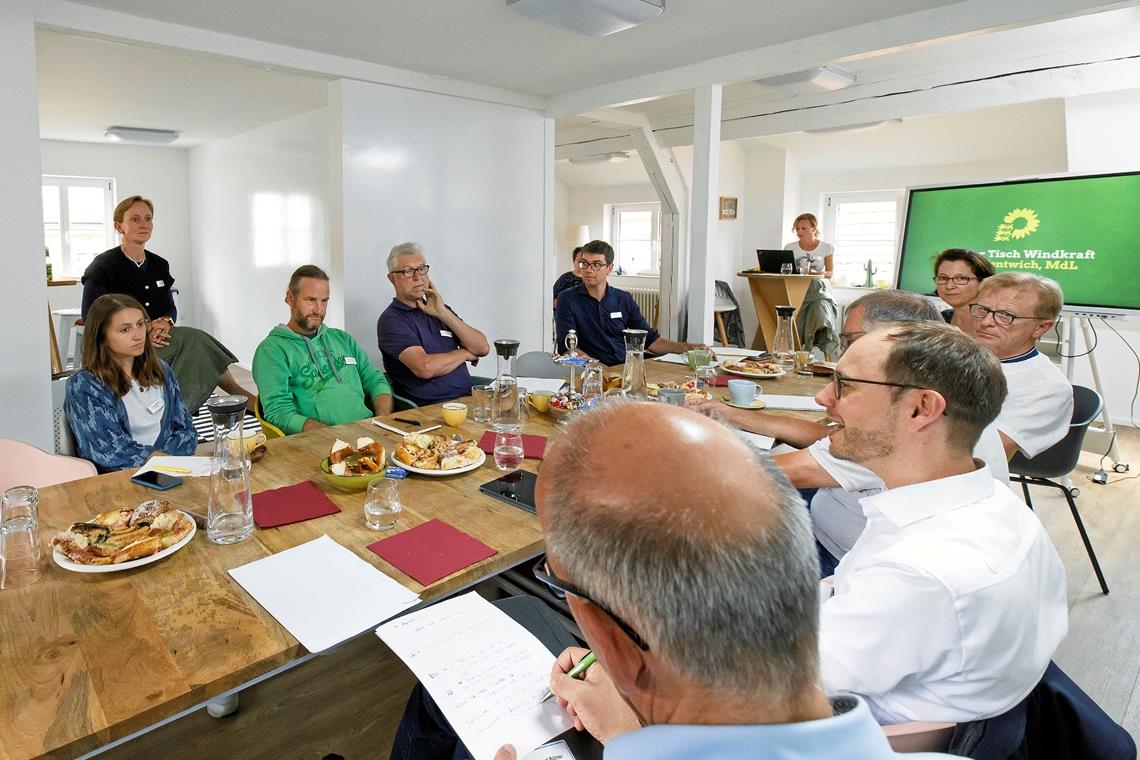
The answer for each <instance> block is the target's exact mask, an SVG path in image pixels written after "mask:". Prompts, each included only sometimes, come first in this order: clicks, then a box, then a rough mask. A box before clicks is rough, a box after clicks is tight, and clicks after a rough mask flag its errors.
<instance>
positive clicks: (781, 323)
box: [772, 306, 796, 370]
mask: <svg viewBox="0 0 1140 760" xmlns="http://www.w3.org/2000/svg"><path fill="white" fill-rule="evenodd" d="M795 312H796V310H795V309H794V308H792V307H791V306H777V307H776V337H775V338H774V339H773V340H772V354H773V355H774V356H775V357H776V363H777V364H779V365H780V367H781V368H783V369H785V370H790V369H792V368H793V367H794V366H795V364H796V358H795V350H796V338H795V327H794V325H793V323H792V315H793V314H795Z"/></svg>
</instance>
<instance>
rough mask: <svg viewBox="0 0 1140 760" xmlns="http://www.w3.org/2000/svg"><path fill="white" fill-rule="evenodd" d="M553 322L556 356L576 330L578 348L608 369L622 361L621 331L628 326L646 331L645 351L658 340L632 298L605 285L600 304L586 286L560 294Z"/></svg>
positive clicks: (656, 334)
mask: <svg viewBox="0 0 1140 760" xmlns="http://www.w3.org/2000/svg"><path fill="white" fill-rule="evenodd" d="M554 323H555V326H556V328H557V333H558V346H557V350H558V352H559V353H561V352H563V351H565V350H566V333H568V332H570V331H571V330H577V331H578V348H579V349H580V350H582V351H584V352H586V353H587V354H589V355H590V356H592V357H594V358H595V359H597V360H598V361H600V362H601V363H602V364H605V365H607V366H613V365H614V364H622V363H623V362H625V338H624V337H622V334H621V331H622V330H624V329H626V328H627V327H629V328H634V329H638V330H646V331H648V333H649V334H648V335H646V336H645V347H646V348H649V346H650V344H652V343H653V342H654V341H655V340H657V339H658V338H659V337H661V335H660V333H658V332H657V331H656V330H654V329H653V328H652V327H650V326H649V323H648V322H646V321H645V317H644V316H642V314H641V309H639V308H638V307H637V302H636V301H634V300H633V296H631V295H630V294H629V293H627V292H625V291H624V290H619V289H618V288H615V287H614V286H612V285H608V284H607V285H606V292H605V293H604V294H603V295H602V300H600V301H599V300H597V299H595V298H594V297H593V296H591V295H590V291H588V290H586V286H585V285H582V286H580V287H577V288H571V289H570V290H566V291H563V292H562V293H560V294H559V295H558V308H557V309H555V311H554Z"/></svg>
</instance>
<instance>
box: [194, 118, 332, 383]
mask: <svg viewBox="0 0 1140 760" xmlns="http://www.w3.org/2000/svg"><path fill="white" fill-rule="evenodd" d="M189 154H190V155H189V186H190V208H191V220H192V234H191V248H192V257H193V263H194V265H193V271H194V289H193V291H192V292H189V293H188V292H187V291H186V290H185V289H183V291H182V295H181V300H180V302H181V303H182V304H187V303H192V304H193V308H194V314H195V316H196V319H195V325H196V326H197V327H201V328H202V329H203V330H206V331H207V332H209V333H210V334H212V335H213V336H214V337H216V338H217V339H218V340H220V341H221V342H222V343H224V344H225V345H226V346H227V347H228V348H229V349H230V351H232V352H233V353H234V355H235V356H237V357H238V361H239V362H240V363H242V364H243V365H245V366H247V367H248V366H249V364H250V363H251V362H252V361H253V352H254V350H255V349H256V348H257V344H258V343H260V342H261V340H262V338H264V337H265V336H266V335H267V334H268V333H269V330H270V329H271V328H272V327H273V326H274V325H277V324H279V323H281V322H286V321H288V319H289V310H288V307H287V306H285V303H284V297H285V290H286V288H287V286H288V284H289V275H290V274H292V272H293V270H294V269H296V268H297V267H298V266H300V265H302V264H316V265H317V266H319V267H322V268H324V269H326V271H327V270H328V268H329V265H330V255H329V235H328V213H329V212H328V203H329V202H328V195H329V192H328V155H329V147H328V109H326V108H321V109H317V110H316V111H312V112H310V113H307V114H301V115H300V116H294V117H292V118H289V119H285V120H283V121H279V122H277V123H275V124H270V125H268V126H265V127H262V128H260V129H256V130H253V131H252V132H246V133H245V134H241V135H237V136H235V137H231V138H228V139H225V140H217V141H214V142H211V143H207V144H205V145H201V146H198V147H195V148H191V149H190V151H189ZM329 322H330V324H333V325H334V326H341V325H342V324H343V323H342V322H340V321H339V320H337V319H336V314H335V312H334V311H333V310H331V309H330V318H329Z"/></svg>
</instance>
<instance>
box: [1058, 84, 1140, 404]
mask: <svg viewBox="0 0 1140 760" xmlns="http://www.w3.org/2000/svg"><path fill="white" fill-rule="evenodd" d="M1137 134H1140V91H1138V90H1125V91H1121V92H1109V93H1103V94H1100V95H1083V96H1081V97H1077V98H1066V100H1065V136H1066V140H1067V141H1068V153H1069V171H1070V172H1073V173H1074V174H1085V173H1092V172H1119V171H1135V170H1140V143H1138V142H1137V139H1136V135H1137ZM1136 290H1137V291H1140V286H1138V287H1137V288H1136ZM1112 326H1113V327H1115V328H1116V329H1117V330H1118V331H1119V332H1120V334H1121V336H1120V337H1118V336H1116V335H1114V334H1113V333H1112V331H1111V330H1109V329H1108V328H1107V327H1105V326H1104V324H1103V323H1101V322H1099V321H1096V322H1094V327H1096V328H1097V333H1098V334H1099V338H1100V345H1099V346H1098V347H1097V350H1096V359H1097V364H1098V367H1099V369H1100V376H1101V380H1102V381H1103V382H1104V395H1105V403H1106V404H1107V405H1108V409H1109V414H1110V415H1111V416H1112V419H1113V422H1116V423H1120V424H1131V423H1132V420H1133V417H1132V409H1131V404H1132V394H1133V392H1134V391H1135V388H1136V382H1137V379H1138V378H1137V373H1138V372H1140V366H1138V365H1137V361H1136V359H1135V357H1134V356H1133V353H1132V351H1136V352H1138V353H1140V315H1137V314H1136V313H1135V312H1132V313H1131V315H1130V316H1129V317H1128V318H1127V319H1123V320H1114V321H1113V322H1112ZM1122 338H1123V341H1127V342H1128V345H1130V346H1131V347H1132V351H1129V350H1128V346H1125V345H1124V343H1123V342H1122ZM1082 350H1083V349H1082ZM1074 362H1075V365H1074V366H1075V372H1074V376H1073V380H1074V382H1077V383H1080V384H1082V385H1087V386H1089V387H1092V385H1093V382H1092V372H1091V369H1090V364H1089V362H1088V361H1087V360H1085V359H1075V360H1074Z"/></svg>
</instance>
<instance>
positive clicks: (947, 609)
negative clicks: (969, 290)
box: [816, 322, 1068, 723]
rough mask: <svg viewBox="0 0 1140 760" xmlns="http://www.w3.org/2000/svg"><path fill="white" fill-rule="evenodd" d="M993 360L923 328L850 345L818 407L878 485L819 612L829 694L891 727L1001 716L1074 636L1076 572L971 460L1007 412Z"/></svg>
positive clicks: (972, 345)
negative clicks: (864, 705) (859, 704)
mask: <svg viewBox="0 0 1140 760" xmlns="http://www.w3.org/2000/svg"><path fill="white" fill-rule="evenodd" d="M1005 390H1006V389H1005V378H1004V376H1003V374H1002V370H1001V366H1000V365H999V363H998V362H997V360H996V359H995V357H994V356H993V354H992V353H991V352H989V351H987V350H986V349H984V348H983V347H981V346H980V345H978V344H977V343H976V342H975V341H974V340H973V339H972V338H970V337H969V336H966V335H965V334H963V333H962V332H961V331H960V330H958V329H957V328H954V327H950V326H949V325H945V324H936V323H927V322H915V323H908V324H904V325H896V326H892V327H888V328H886V329H884V330H881V331H878V332H873V333H869V334H868V335H865V336H863V337H862V338H860V339H859V341H858V342H856V343H855V344H854V345H852V346H851V348H850V350H849V351H847V353H845V354H844V355H843V357H842V358H841V359H840V361H839V365H838V367H837V369H836V372H835V376H834V380H833V382H832V383H830V384H828V385H827V386H826V387H825V388H824V390H823V391H821V392H820V393H819V394H818V395H817V396H816V401H818V402H819V403H820V404H822V405H823V406H824V407H825V408H826V409H827V413H828V417H830V418H831V420H832V421H833V422H835V423H836V425H835V427H834V428H833V430H832V432H830V433H829V438H830V441H831V453H832V454H833V455H834V456H836V457H839V458H841V459H847V460H850V461H852V462H855V463H858V464H860V465H862V466H864V467H866V468H868V469H870V470H871V471H872V472H874V473H875V474H876V475H878V476H879V477H880V478H881V479H882V481H883V483H884V484H885V485H886V488H887V490H885V491H883V492H882V493H880V494H877V495H874V496H869V497H866V498H864V499H863V500H862V504H863V511H864V514H865V515H866V518H867V525H866V527H865V529H864V530H863V533H862V535H861V536H860V537H859V540H858V542H857V543H856V544H855V546H854V547H853V548H852V549H851V551H850V552H848V553H847V555H846V556H845V557H844V558H843V562H841V563H840V565H839V567H838V569H837V571H836V573H835V577H834V582H833V587H832V588H833V590H832V593H831V596H830V597H829V598H827V599H826V600H825V601H824V602H823V606H822V622H821V633H820V657H821V663H822V672H823V681H824V684H825V685H826V686H827V688H828V689H829V691H836V690H840V691H851V692H854V693H856V694H859V695H861V696H863V697H865V698H866V699H867V701H868V703H869V704H870V705H871V710H872V712H873V713H874V714H875V716H876V718H878V719H879V721H880V722H881V723H901V722H905V721H912V720H923V721H945V722H954V723H961V722H966V721H972V720H978V719H983V718H988V717H992V716H995V715H999V714H1001V713H1003V712H1005V711H1007V710H1009V709H1010V708H1012V707H1014V706H1015V705H1017V704H1018V703H1019V702H1021V700H1022V699H1024V698H1025V696H1026V695H1027V694H1028V693H1029V691H1030V690H1031V689H1032V688H1033V687H1034V686H1035V685H1036V684H1037V682H1038V681H1039V680H1040V678H1041V676H1042V674H1043V673H1044V671H1045V668H1046V666H1047V665H1048V663H1049V660H1050V658H1051V657H1052V655H1053V652H1054V651H1055V650H1056V648H1057V646H1058V645H1059V644H1060V642H1061V641H1062V639H1064V637H1065V634H1066V632H1067V628H1068V622H1067V604H1066V598H1065V573H1064V568H1063V567H1062V565H1061V561H1060V558H1059V557H1058V556H1057V552H1056V550H1055V549H1054V548H1053V545H1052V543H1051V542H1050V540H1049V538H1048V536H1047V535H1046V533H1045V531H1044V528H1043V527H1042V525H1041V523H1040V521H1039V520H1038V518H1037V516H1036V515H1035V514H1034V513H1033V512H1032V511H1031V510H1028V509H1026V508H1025V505H1024V504H1022V503H1021V501H1020V500H1018V498H1017V497H1016V496H1015V495H1014V494H1013V492H1012V491H1010V489H1009V488H1008V487H1007V484H1005V483H1002V482H999V481H997V480H995V479H994V477H993V476H992V474H991V473H990V472H989V469H988V468H987V467H986V466H985V465H984V463H982V462H980V461H979V460H977V459H975V458H974V457H973V455H972V453H971V451H972V449H973V447H974V445H975V443H976V441H977V439H978V436H979V434H980V433H981V431H982V430H983V428H985V427H986V426H987V425H988V424H989V423H990V422H992V421H993V420H994V419H995V418H996V417H997V414H998V412H999V410H1000V409H1001V406H1002V401H1003V400H1004V398H1005Z"/></svg>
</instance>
